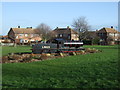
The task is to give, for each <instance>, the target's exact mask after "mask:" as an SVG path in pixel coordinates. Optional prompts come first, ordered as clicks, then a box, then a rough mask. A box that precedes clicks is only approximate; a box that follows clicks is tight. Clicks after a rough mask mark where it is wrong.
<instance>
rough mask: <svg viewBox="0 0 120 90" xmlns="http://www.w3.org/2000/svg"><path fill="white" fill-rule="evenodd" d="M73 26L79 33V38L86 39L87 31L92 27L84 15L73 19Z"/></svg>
mask: <svg viewBox="0 0 120 90" xmlns="http://www.w3.org/2000/svg"><path fill="white" fill-rule="evenodd" d="M72 26H73V27H74V29H75V30H76V31H77V32H78V34H79V40H82V39H84V36H85V33H87V31H88V30H89V29H90V25H88V21H87V19H86V17H84V16H82V17H79V18H77V19H75V20H74V21H73V24H72Z"/></svg>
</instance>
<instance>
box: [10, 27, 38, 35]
mask: <svg viewBox="0 0 120 90" xmlns="http://www.w3.org/2000/svg"><path fill="white" fill-rule="evenodd" d="M10 30H13V32H14V33H15V34H37V32H36V29H32V28H11V29H10Z"/></svg>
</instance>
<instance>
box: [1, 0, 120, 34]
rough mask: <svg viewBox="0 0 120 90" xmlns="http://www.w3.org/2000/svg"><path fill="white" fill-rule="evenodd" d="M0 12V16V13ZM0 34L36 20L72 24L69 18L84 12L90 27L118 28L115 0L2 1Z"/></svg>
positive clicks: (23, 26) (53, 23)
mask: <svg viewBox="0 0 120 90" xmlns="http://www.w3.org/2000/svg"><path fill="white" fill-rule="evenodd" d="M1 15H2V16H1ZM1 15H0V17H2V27H1V26H0V29H1V30H2V35H7V33H8V31H9V30H10V28H12V27H13V28H15V27H17V26H21V28H26V27H29V26H30V27H33V28H36V27H37V26H38V25H39V24H40V23H45V24H47V25H49V26H50V27H51V28H52V29H55V28H56V27H67V26H70V27H72V26H71V25H72V22H73V20H74V19H77V18H79V17H81V16H85V17H86V19H87V21H88V23H89V25H91V30H96V29H98V30H99V29H100V28H102V27H111V26H114V27H115V29H118V28H117V26H118V2H2V14H1Z"/></svg>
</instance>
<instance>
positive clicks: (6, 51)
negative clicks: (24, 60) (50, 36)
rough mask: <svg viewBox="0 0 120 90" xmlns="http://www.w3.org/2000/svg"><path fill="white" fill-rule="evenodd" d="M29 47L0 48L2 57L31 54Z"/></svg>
mask: <svg viewBox="0 0 120 90" xmlns="http://www.w3.org/2000/svg"><path fill="white" fill-rule="evenodd" d="M30 49H31V47H30V46H16V47H13V46H9V47H6V46H3V47H2V56H5V55H8V54H9V53H19V52H31V50H30Z"/></svg>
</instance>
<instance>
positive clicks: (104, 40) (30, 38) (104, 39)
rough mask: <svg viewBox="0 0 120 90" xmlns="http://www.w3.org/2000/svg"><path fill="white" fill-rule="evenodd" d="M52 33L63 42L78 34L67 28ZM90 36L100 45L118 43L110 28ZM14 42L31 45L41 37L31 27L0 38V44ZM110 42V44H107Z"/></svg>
mask: <svg viewBox="0 0 120 90" xmlns="http://www.w3.org/2000/svg"><path fill="white" fill-rule="evenodd" d="M51 32H52V33H54V38H62V39H65V40H75V41H78V40H79V34H78V33H77V32H76V31H75V30H73V29H72V28H70V27H69V26H67V28H58V27H57V28H55V29H54V30H52V31H51ZM89 34H90V36H97V37H99V38H100V43H101V44H105V45H106V44H115V43H116V42H120V32H118V31H117V30H115V29H114V28H113V27H112V26H111V28H102V29H100V30H96V31H89ZM6 40H7V41H9V42H14V43H17V44H21V43H24V44H25V43H26V44H27V43H32V42H39V41H41V40H42V37H41V36H40V35H39V34H38V33H37V32H36V29H33V28H32V27H27V28H20V26H18V28H10V30H9V32H8V35H6V36H2V37H0V42H5V41H6ZM108 42H110V43H108Z"/></svg>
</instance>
